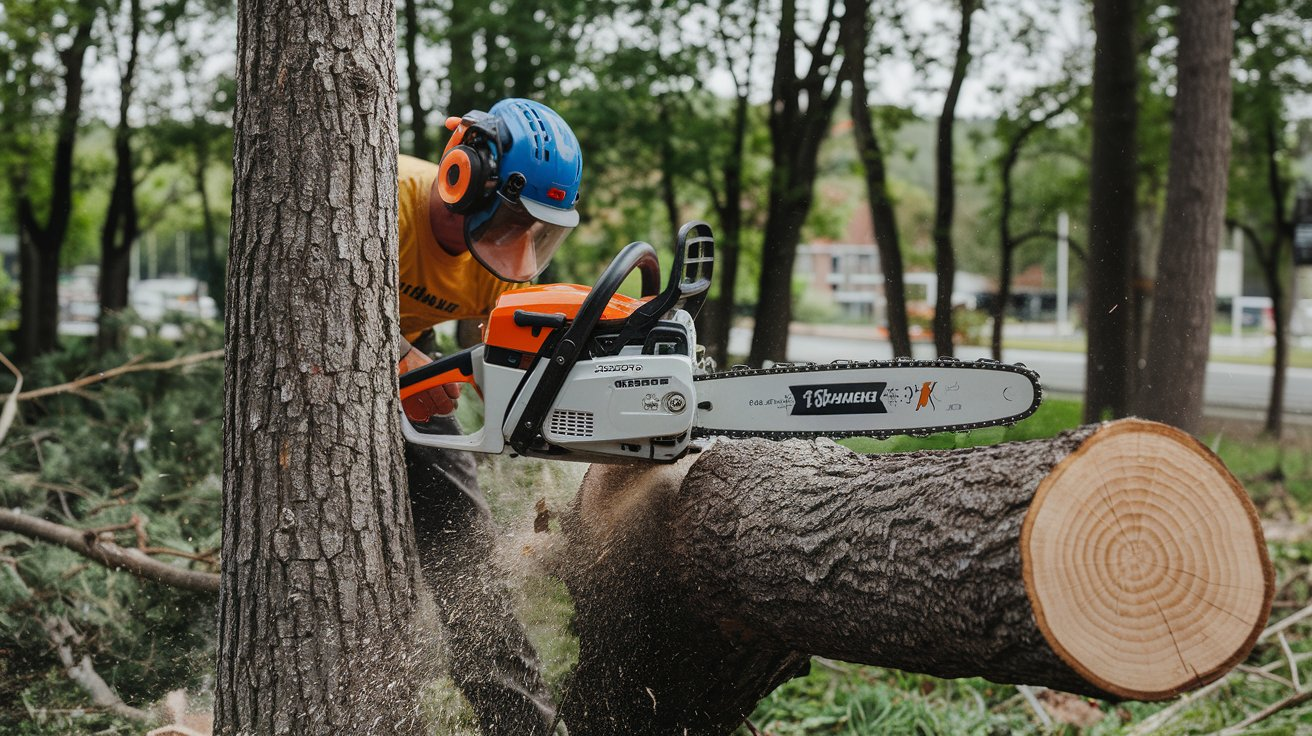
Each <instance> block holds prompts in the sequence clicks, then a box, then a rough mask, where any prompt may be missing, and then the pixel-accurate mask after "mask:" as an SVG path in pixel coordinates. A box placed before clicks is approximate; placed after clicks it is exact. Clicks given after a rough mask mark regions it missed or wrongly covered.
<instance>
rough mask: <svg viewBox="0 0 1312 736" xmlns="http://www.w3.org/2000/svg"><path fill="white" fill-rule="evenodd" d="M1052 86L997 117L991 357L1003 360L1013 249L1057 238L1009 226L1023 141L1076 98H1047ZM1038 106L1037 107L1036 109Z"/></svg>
mask: <svg viewBox="0 0 1312 736" xmlns="http://www.w3.org/2000/svg"><path fill="white" fill-rule="evenodd" d="M1050 92H1051V90H1038V91H1036V93H1035V94H1034V95H1031V96H1030V99H1028V100H1026V102H1025V103H1024V104H1022V109H1021V111H1020V113H1019V114H1018V115H1016V116H1015V117H1010V116H1004V117H1002V118H999V119H998V124H997V128H998V135H999V137H1000V138H1001V139H1002V141H1003V143H1004V149H1003V152H1002V155H1001V156H1000V157H999V160H998V168H999V172H998V173H999V176H998V181H999V184H1000V185H1001V196H1000V197H999V199H1000V204H999V211H998V244H999V250H1000V253H999V259H998V290H997V294H996V297H995V299H994V301H993V305H992V306H993V308H992V310H991V311H992V313H993V315H992V316H993V335H992V339H991V341H990V349H991V351H992V354H993V359H994V360H1002V330H1003V325H1004V324H1005V323H1006V317H1007V309H1008V306H1009V304H1010V301H1011V281H1012V277H1013V262H1014V259H1015V255H1016V250H1017V249H1019V248H1020V247H1021V246H1022V245H1024V244H1025V243H1026V242H1027V241H1030V240H1034V239H1037V238H1047V239H1048V240H1049V241H1052V240H1056V238H1057V233H1056V232H1055V231H1054V230H1050V229H1047V228H1043V227H1038V228H1033V229H1029V230H1025V231H1021V232H1013V231H1012V229H1011V218H1012V211H1013V210H1014V209H1015V186H1014V182H1013V179H1012V177H1013V175H1014V173H1015V170H1016V165H1017V164H1018V163H1019V162H1020V158H1021V151H1022V149H1023V148H1024V146H1025V143H1026V142H1027V141H1028V140H1029V139H1030V138H1031V137H1032V136H1033V135H1034V134H1035V133H1036V132H1038V131H1041V130H1043V129H1045V127H1046V126H1047V124H1048V123H1049V122H1050V121H1051V120H1052V119H1053V118H1055V117H1057V116H1058V115H1060V114H1062V113H1063V112H1065V111H1066V109H1067V108H1069V107H1070V105H1071V104H1072V103H1073V102H1074V101H1075V94H1070V93H1068V96H1066V97H1065V98H1064V99H1062V98H1060V97H1059V98H1058V99H1056V100H1055V101H1052V100H1049V99H1046V98H1047V97H1048V96H1049V95H1048V94H1047V93H1050ZM1036 108H1037V109H1036Z"/></svg>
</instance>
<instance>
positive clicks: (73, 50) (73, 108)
mask: <svg viewBox="0 0 1312 736" xmlns="http://www.w3.org/2000/svg"><path fill="white" fill-rule="evenodd" d="M79 14H80V17H79V19H78V21H77V25H76V26H75V27H74V29H73V39H72V41H71V42H70V43H69V45H68V48H65V49H62V50H61V51H60V52H59V60H60V63H61V64H62V65H63V67H64V73H63V83H64V106H63V108H62V109H61V110H60V112H59V123H58V126H57V128H56V132H55V157H54V166H53V170H52V174H51V181H50V206H49V208H48V209H47V214H46V222H45V224H44V225H43V224H41V223H40V222H39V221H38V220H37V213H36V206H35V204H34V203H33V202H32V199H31V195H30V193H29V192H28V191H27V189H26V181H25V180H22V178H21V177H20V181H19V184H20V187H19V191H18V196H17V199H18V206H17V209H18V249H19V256H18V258H19V269H20V270H21V272H22V274H21V276H20V278H19V286H20V291H19V323H18V335H17V338H16V343H17V345H16V347H17V357H18V359H19V360H20V361H29V360H31V359H33V358H35V357H37V356H39V355H42V354H45V353H48V352H50V351H52V350H54V349H55V347H56V345H57V343H58V337H59V254H60V251H61V250H63V247H64V236H65V235H66V234H67V233H68V224H69V221H70V219H71V218H72V215H73V146H74V144H75V143H76V142H77V127H78V118H80V117H81V115H82V83H83V79H82V73H83V64H84V63H85V61H86V55H87V49H89V48H90V47H91V27H92V25H93V24H94V23H95V20H96V18H95V16H96V13H95V8H94V7H92V8H91V9H89V10H88V9H81V10H79Z"/></svg>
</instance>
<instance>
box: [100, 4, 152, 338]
mask: <svg viewBox="0 0 1312 736" xmlns="http://www.w3.org/2000/svg"><path fill="white" fill-rule="evenodd" d="M140 40H141V3H140V0H128V58H127V61H126V63H124V65H123V68H122V70H121V72H120V77H119V100H118V127H117V128H115V129H114V187H113V189H112V190H111V192H110V195H109V209H108V210H107V211H106V212H105V224H104V225H103V226H102V227H101V231H100V318H99V329H98V331H97V332H96V351H97V352H99V353H107V352H109V351H111V350H116V349H118V347H119V346H120V345H121V343H122V329H121V327H120V325H119V324H118V319H117V316H118V315H119V313H121V312H122V311H123V310H124V309H127V306H128V279H129V277H130V276H131V274H130V273H129V270H130V267H131V259H130V257H129V256H130V255H131V253H132V244H133V243H134V242H136V240H137V235H138V231H139V223H138V220H137V194H136V188H137V182H136V176H135V175H136V169H135V167H134V166H133V159H132V124H131V122H130V121H129V120H128V110H129V108H131V106H132V93H133V91H134V90H135V88H136V78H137V58H138V54H137V50H138V46H139V41H140Z"/></svg>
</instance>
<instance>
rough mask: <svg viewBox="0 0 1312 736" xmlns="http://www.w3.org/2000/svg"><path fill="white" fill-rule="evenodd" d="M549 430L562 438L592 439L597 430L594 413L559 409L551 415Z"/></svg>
mask: <svg viewBox="0 0 1312 736" xmlns="http://www.w3.org/2000/svg"><path fill="white" fill-rule="evenodd" d="M547 430H548V431H549V432H551V433H552V434H554V435H558V436H561V437H591V436H592V433H593V431H594V430H595V425H594V423H593V419H592V412H590V411H572V410H570V409H557V410H555V411H553V412H552V413H551V421H550V422H548V424H547Z"/></svg>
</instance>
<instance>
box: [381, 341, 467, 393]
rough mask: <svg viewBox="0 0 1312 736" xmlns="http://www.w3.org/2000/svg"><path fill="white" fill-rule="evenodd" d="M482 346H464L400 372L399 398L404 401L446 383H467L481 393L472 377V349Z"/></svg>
mask: <svg viewBox="0 0 1312 736" xmlns="http://www.w3.org/2000/svg"><path fill="white" fill-rule="evenodd" d="M482 348H483V346H482V345H481V344H480V345H475V346H474V347H472V348H465V349H464V350H461V351H460V352H458V353H452V354H450V355H447V356H444V357H441V358H438V359H437V360H435V361H433V362H432V363H429V364H428V365H426V366H423V367H420V368H416V369H414V370H412V371H408V372H406V373H402V374H401V378H400V379H399V381H400V384H401V400H402V401H404V400H406V399H408V398H410V397H411V396H414V395H415V394H418V393H421V392H424V391H427V390H428V389H430V388H437V387H438V386H444V385H446V384H448V383H468V384H469V385H471V386H473V387H474V390H475V391H478V392H479V393H480V394H481V393H482V390H481V389H480V388H479V386H478V381H477V379H475V377H474V351H475V350H481V349H482Z"/></svg>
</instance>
